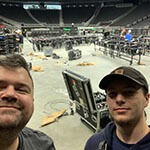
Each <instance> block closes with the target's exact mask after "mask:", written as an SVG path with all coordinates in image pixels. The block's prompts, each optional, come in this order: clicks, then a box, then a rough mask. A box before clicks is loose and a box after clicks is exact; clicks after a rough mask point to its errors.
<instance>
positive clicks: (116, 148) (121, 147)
mask: <svg viewBox="0 0 150 150" xmlns="http://www.w3.org/2000/svg"><path fill="white" fill-rule="evenodd" d="M149 138H150V133H148V134H147V135H146V136H145V137H144V138H143V139H141V140H140V142H142V141H146V140H149ZM136 146H137V145H136V144H126V143H124V142H122V141H121V140H120V139H119V138H118V137H117V135H116V132H115V131H114V132H113V140H112V150H132V149H134V150H135V149H136ZM144 149H148V146H147V147H146V148H144V147H143V150H144ZM137 150H138V149H137Z"/></svg>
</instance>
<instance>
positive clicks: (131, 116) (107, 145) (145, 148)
mask: <svg viewBox="0 0 150 150" xmlns="http://www.w3.org/2000/svg"><path fill="white" fill-rule="evenodd" d="M99 87H100V88H101V89H104V90H105V92H106V100H107V103H108V107H109V112H110V115H111V118H112V120H113V121H112V122H110V123H109V124H108V125H107V126H106V127H105V129H104V130H102V131H101V132H99V133H95V134H94V135H93V136H92V137H90V138H89V139H88V141H87V143H86V145H85V150H129V149H130V150H149V148H150V128H149V127H148V125H147V123H146V113H145V108H146V107H147V106H148V103H149V99H150V94H149V88H148V83H147V81H146V79H145V77H144V76H143V75H142V74H141V73H140V72H139V71H138V70H136V69H134V68H132V67H126V66H122V67H119V68H116V69H115V70H113V71H112V72H111V73H110V74H108V75H106V76H105V77H104V78H103V79H102V80H101V81H100V84H99Z"/></svg>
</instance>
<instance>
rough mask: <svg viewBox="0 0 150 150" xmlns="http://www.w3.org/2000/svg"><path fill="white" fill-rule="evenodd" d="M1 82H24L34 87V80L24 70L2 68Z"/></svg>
mask: <svg viewBox="0 0 150 150" xmlns="http://www.w3.org/2000/svg"><path fill="white" fill-rule="evenodd" d="M0 80H6V81H7V82H24V83H26V82H27V83H28V84H31V85H32V80H31V78H30V76H29V74H28V72H27V71H26V70H25V69H24V68H22V67H21V68H5V67H2V66H0Z"/></svg>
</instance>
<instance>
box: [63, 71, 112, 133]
mask: <svg viewBox="0 0 150 150" xmlns="http://www.w3.org/2000/svg"><path fill="white" fill-rule="evenodd" d="M62 74H63V77H64V81H65V84H66V88H67V91H68V94H69V98H70V99H71V100H72V101H74V102H75V104H76V112H77V113H78V114H79V115H80V116H81V120H82V121H83V123H85V124H86V125H88V127H90V128H91V129H93V130H94V131H99V130H101V129H102V128H104V127H105V126H106V124H107V123H108V122H110V118H109V111H108V107H107V103H106V98H105V95H104V94H102V93H100V92H96V93H93V91H92V87H91V82H90V79H89V78H86V77H84V76H81V75H79V74H76V73H74V72H72V71H70V70H65V71H63V72H62Z"/></svg>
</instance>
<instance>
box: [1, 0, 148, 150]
mask: <svg viewBox="0 0 150 150" xmlns="http://www.w3.org/2000/svg"><path fill="white" fill-rule="evenodd" d="M126 34H129V35H130V37H131V38H130V39H129V38H126V36H125V35H126ZM8 53H19V54H20V55H22V56H24V58H25V59H26V60H27V62H28V63H29V69H30V71H31V74H32V76H33V79H34V82H35V95H34V97H35V101H34V104H35V110H34V114H33V116H32V119H31V120H30V122H29V123H28V124H27V126H29V127H31V128H33V129H37V130H41V131H43V132H45V133H46V134H48V135H49V136H50V137H52V138H53V140H54V143H55V145H56V149H57V150H83V149H84V145H85V143H86V140H87V139H88V138H89V137H90V136H91V135H92V134H93V133H94V132H99V131H100V130H101V129H102V128H104V127H105V125H106V124H107V123H108V122H109V121H110V120H109V112H108V108H107V104H106V100H105V92H104V91H103V90H100V89H99V87H98V84H99V81H100V79H101V78H102V77H103V76H104V75H106V74H108V73H109V72H110V71H111V70H113V69H114V68H116V67H118V66H132V67H134V68H136V69H138V70H140V71H141V72H142V73H143V74H144V75H145V77H146V78H147V80H148V82H149V84H150V0H134V1H131V0H41V1H40V0H39V1H38V0H0V55H6V54H8ZM146 113H147V122H148V124H150V109H149V107H148V108H147V109H146Z"/></svg>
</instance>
